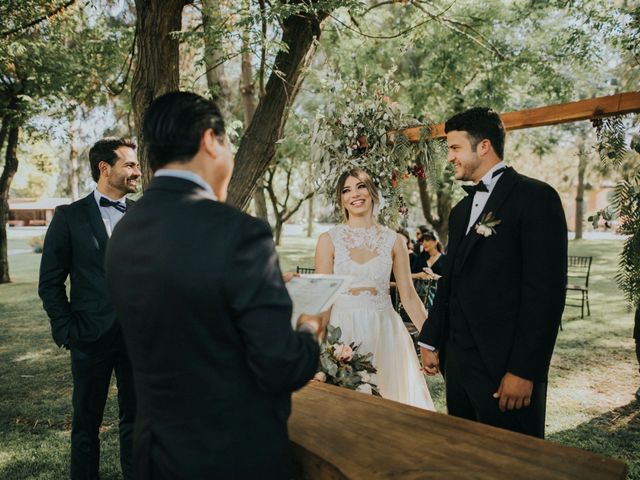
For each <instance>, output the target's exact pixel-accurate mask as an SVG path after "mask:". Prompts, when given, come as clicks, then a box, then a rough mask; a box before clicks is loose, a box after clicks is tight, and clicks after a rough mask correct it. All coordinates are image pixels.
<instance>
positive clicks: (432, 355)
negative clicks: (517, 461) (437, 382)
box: [420, 347, 533, 412]
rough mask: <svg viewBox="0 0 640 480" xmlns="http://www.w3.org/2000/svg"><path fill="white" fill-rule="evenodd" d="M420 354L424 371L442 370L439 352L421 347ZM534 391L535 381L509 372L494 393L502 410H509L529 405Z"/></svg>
mask: <svg viewBox="0 0 640 480" xmlns="http://www.w3.org/2000/svg"><path fill="white" fill-rule="evenodd" d="M420 354H421V356H422V366H423V369H422V371H423V372H425V373H426V374H427V375H429V376H433V375H436V374H437V373H438V372H439V371H440V359H439V358H438V352H436V351H434V350H429V349H428V348H424V347H420ZM532 392H533V382H532V381H531V380H527V379H526V378H522V377H519V376H517V375H514V374H513V373H509V372H507V373H505V374H504V376H503V377H502V380H501V381H500V386H499V387H498V391H497V392H495V393H494V394H493V398H495V399H496V400H498V408H500V411H501V412H506V411H507V410H519V409H521V408H522V407H528V406H529V405H530V404H531V393H532Z"/></svg>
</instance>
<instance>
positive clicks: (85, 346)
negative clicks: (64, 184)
mask: <svg viewBox="0 0 640 480" xmlns="http://www.w3.org/2000/svg"><path fill="white" fill-rule="evenodd" d="M131 205H133V202H132V201H131V200H129V199H127V207H130V206H131ZM107 240H108V235H107V230H106V228H105V225H104V222H103V221H102V216H101V215H100V209H99V208H98V204H97V203H96V200H95V197H94V193H93V192H91V193H90V194H89V195H87V196H86V197H84V198H82V199H80V200H78V201H76V202H73V203H72V204H70V205H62V206H60V207H58V208H57V209H56V212H55V214H54V216H53V219H52V220H51V224H50V225H49V228H48V229H47V234H46V237H45V242H44V250H43V252H42V259H41V262H40V281H39V285H38V293H39V295H40V298H41V299H42V303H43V306H44V309H45V310H46V312H47V315H48V316H49V319H50V321H51V333H52V335H53V339H54V341H55V342H56V343H57V344H58V346H62V345H70V346H73V347H77V348H78V349H80V350H95V349H96V348H102V347H105V346H110V344H111V343H112V340H113V339H115V338H116V337H117V328H118V327H117V323H116V314H115V310H114V309H113V306H112V305H111V300H110V299H109V293H108V289H107V281H106V278H105V272H104V256H105V252H106V249H107ZM67 276H68V277H69V279H70V295H69V297H67V292H66V288H65V280H66V279H67Z"/></svg>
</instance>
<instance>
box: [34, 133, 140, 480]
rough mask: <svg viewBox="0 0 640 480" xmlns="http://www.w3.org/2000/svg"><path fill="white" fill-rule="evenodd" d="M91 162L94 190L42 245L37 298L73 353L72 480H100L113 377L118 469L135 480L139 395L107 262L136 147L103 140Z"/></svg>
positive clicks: (62, 210) (132, 183) (56, 222)
mask: <svg viewBox="0 0 640 480" xmlns="http://www.w3.org/2000/svg"><path fill="white" fill-rule="evenodd" d="M89 161H90V163H91V174H92V176H93V179H94V180H95V181H96V183H97V186H96V189H95V190H94V191H93V192H91V193H90V194H89V195H87V196H86V197H85V198H83V199H82V200H78V201H77V202H74V203H72V204H71V205H65V206H61V207H58V208H57V209H56V212H55V214H54V216H53V219H52V220H51V224H50V225H49V228H48V230H47V234H46V237H45V240H44V249H43V252H42V260H41V264H40V282H39V286H38V293H39V294H40V298H41V299H42V303H43V306H44V309H45V310H46V312H47V315H48V316H49V319H50V321H51V332H52V334H53V339H54V341H55V342H56V344H57V345H58V346H59V347H64V348H66V349H69V350H71V373H72V375H73V398H72V403H73V420H72V427H71V478H72V479H97V478H98V477H99V475H98V470H99V464H100V440H99V437H98V432H99V429H100V424H101V423H102V415H103V413H104V406H105V402H106V400H107V393H108V391H109V384H110V382H111V373H112V372H113V371H115V373H116V380H117V385H118V406H119V412H120V414H119V416H120V424H119V429H120V463H121V466H122V472H123V474H124V478H125V479H130V478H132V471H133V465H132V455H133V424H134V416H135V409H136V406H135V392H134V386H133V377H132V371H131V364H130V362H129V357H128V355H127V351H126V349H125V346H124V341H123V339H122V334H121V332H120V329H119V327H118V324H117V323H116V314H115V311H114V309H113V306H112V305H111V300H110V299H109V294H108V291H107V281H106V278H105V273H104V255H105V251H106V246H107V240H108V238H109V237H110V236H111V232H112V230H113V228H114V227H115V226H116V224H117V223H118V222H119V221H120V219H121V218H122V216H123V215H124V212H125V211H126V209H127V208H128V207H129V206H130V204H131V203H132V202H131V201H130V200H129V199H127V198H126V197H125V195H126V194H128V193H133V192H135V191H136V188H137V181H138V179H139V177H140V168H139V164H138V161H137V159H136V155H135V145H134V144H133V143H131V142H128V141H126V140H123V139H104V140H100V141H99V142H97V143H96V144H95V145H94V146H93V147H92V148H91V150H90V151H89ZM67 277H69V278H70V280H71V292H70V298H68V297H67V291H66V288H65V281H66V279H67Z"/></svg>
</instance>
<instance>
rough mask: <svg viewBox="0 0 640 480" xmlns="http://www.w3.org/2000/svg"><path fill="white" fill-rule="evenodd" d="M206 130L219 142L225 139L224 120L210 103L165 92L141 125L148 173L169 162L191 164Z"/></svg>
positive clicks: (199, 97) (191, 94) (188, 93)
mask: <svg viewBox="0 0 640 480" xmlns="http://www.w3.org/2000/svg"><path fill="white" fill-rule="evenodd" d="M208 129H212V130H213V133H214V134H215V135H216V137H217V138H218V139H219V140H220V141H221V142H222V141H223V140H224V132H225V130H224V120H223V119H222V114H221V113H220V109H219V108H218V106H217V105H216V104H215V103H214V102H212V101H211V100H208V99H206V98H204V97H201V96H200V95H197V94H195V93H191V92H171V93H165V94H164V95H161V96H160V97H158V98H156V99H155V100H154V101H153V102H151V104H150V105H149V107H148V108H147V110H146V112H145V114H144V120H143V122H142V137H143V138H144V141H145V142H146V144H147V148H148V149H149V166H150V167H151V170H153V171H154V172H155V171H156V170H158V169H159V168H162V167H163V166H164V165H166V164H167V163H169V162H175V161H179V162H183V163H187V162H189V161H191V159H192V158H193V156H194V155H195V154H196V153H197V152H198V150H199V149H200V140H201V139H202V135H203V134H204V132H206V131H207V130H208Z"/></svg>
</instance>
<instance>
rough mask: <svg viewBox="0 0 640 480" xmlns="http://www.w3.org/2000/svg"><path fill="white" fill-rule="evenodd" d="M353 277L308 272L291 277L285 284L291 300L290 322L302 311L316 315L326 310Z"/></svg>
mask: <svg viewBox="0 0 640 480" xmlns="http://www.w3.org/2000/svg"><path fill="white" fill-rule="evenodd" d="M352 279H353V277H350V276H347V275H322V274H309V275H300V276H299V277H293V278H292V279H291V280H290V281H288V282H287V283H286V284H285V286H286V287H287V290H288V291H289V296H290V297H291V301H292V302H293V315H292V317H291V321H292V324H293V325H294V326H295V324H296V321H297V320H298V317H299V316H300V315H302V314H303V313H306V314H308V315H318V314H319V313H322V312H324V311H325V310H328V309H329V308H330V307H331V305H333V302H335V301H336V298H337V297H338V295H339V294H340V292H343V291H346V289H347V287H348V286H349V284H350V283H351V280H352Z"/></svg>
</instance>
